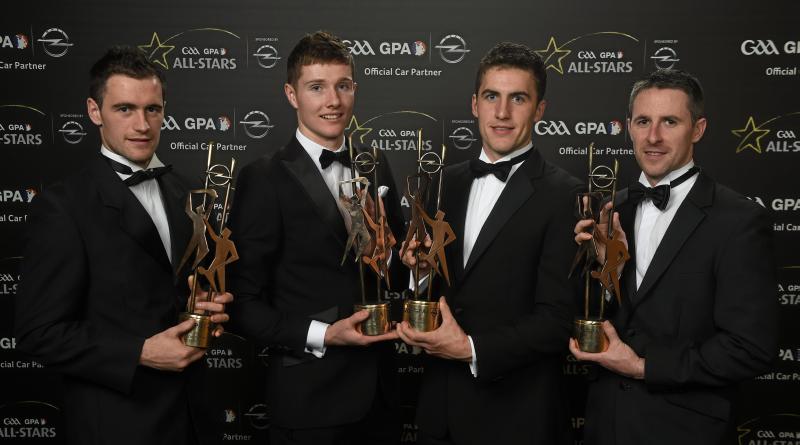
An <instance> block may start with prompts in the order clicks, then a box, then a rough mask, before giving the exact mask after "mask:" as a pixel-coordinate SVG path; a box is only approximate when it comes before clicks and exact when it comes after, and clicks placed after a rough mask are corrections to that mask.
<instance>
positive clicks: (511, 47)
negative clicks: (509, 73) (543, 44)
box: [475, 42, 547, 103]
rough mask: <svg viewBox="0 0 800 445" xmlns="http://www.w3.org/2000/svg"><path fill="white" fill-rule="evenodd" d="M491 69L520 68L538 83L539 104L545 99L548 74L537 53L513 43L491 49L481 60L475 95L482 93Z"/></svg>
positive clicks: (500, 44) (505, 43) (503, 43)
mask: <svg viewBox="0 0 800 445" xmlns="http://www.w3.org/2000/svg"><path fill="white" fill-rule="evenodd" d="M491 68H518V69H521V70H523V71H527V72H529V73H531V75H532V76H533V80H534V81H535V82H536V95H537V96H539V97H537V98H536V102H537V103H538V102H539V101H541V100H542V99H544V92H545V90H546V89H547V72H546V71H545V67H544V62H542V58H541V57H539V55H538V54H536V52H534V51H533V50H532V49H530V48H528V47H527V46H525V45H522V44H519V43H513V42H501V43H498V44H497V45H495V46H494V48H492V49H490V50H489V52H488V53H486V55H485V56H483V58H482V59H481V63H480V65H479V66H478V74H477V76H475V94H478V93H480V91H478V90H480V88H481V82H482V81H483V76H484V74H486V72H487V71H489V70H490V69H491Z"/></svg>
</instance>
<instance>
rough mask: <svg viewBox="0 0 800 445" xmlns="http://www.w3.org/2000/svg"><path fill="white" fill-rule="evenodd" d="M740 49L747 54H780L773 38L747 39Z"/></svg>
mask: <svg viewBox="0 0 800 445" xmlns="http://www.w3.org/2000/svg"><path fill="white" fill-rule="evenodd" d="M739 49H740V50H741V51H742V54H744V55H745V56H752V55H756V56H776V55H778V54H780V52H779V51H778V47H777V46H775V42H773V41H772V40H745V41H744V42H742V45H741V47H740V48H739Z"/></svg>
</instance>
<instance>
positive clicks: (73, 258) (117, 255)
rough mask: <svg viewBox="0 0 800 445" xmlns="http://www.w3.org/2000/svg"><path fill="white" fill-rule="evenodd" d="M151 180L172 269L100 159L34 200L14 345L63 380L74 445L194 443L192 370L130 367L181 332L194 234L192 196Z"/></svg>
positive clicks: (167, 179) (145, 220)
mask: <svg viewBox="0 0 800 445" xmlns="http://www.w3.org/2000/svg"><path fill="white" fill-rule="evenodd" d="M158 181H159V186H160V189H161V194H162V198H163V201H164V206H165V210H166V215H167V217H168V221H169V230H170V237H171V243H172V246H171V248H172V252H171V255H172V259H173V263H172V264H171V263H170V260H169V258H168V257H167V254H166V252H165V250H164V245H163V243H162V242H161V238H160V237H159V235H158V231H157V230H156V227H155V225H154V224H153V221H152V219H151V217H150V216H149V215H148V214H147V212H146V211H145V209H144V207H142V205H141V204H140V203H139V201H138V200H137V198H136V196H135V195H134V194H133V193H132V192H131V191H130V190H129V189H128V187H127V186H126V185H125V184H124V183H123V182H122V181H121V180H120V178H119V176H118V175H117V173H115V172H114V170H112V168H111V167H110V166H109V164H108V163H107V162H106V161H104V160H103V158H102V157H101V155H98V156H97V157H95V158H93V159H92V160H91V162H90V163H89V165H88V167H87V168H86V169H85V170H84V171H82V172H81V173H80V174H78V175H75V176H72V177H69V178H67V179H66V180H64V181H63V182H62V183H60V184H57V185H54V186H52V187H50V188H48V189H47V190H46V191H44V192H43V193H41V194H40V195H38V196H37V197H36V198H35V199H34V201H33V204H32V210H31V220H30V227H29V231H28V234H27V244H26V248H25V257H24V260H23V263H22V275H23V277H24V278H23V280H22V284H21V286H20V290H19V293H18V295H17V298H16V305H15V306H16V315H15V335H16V337H17V348H18V349H20V350H21V351H23V352H25V353H28V354H30V355H31V356H33V357H34V358H35V359H36V360H39V361H41V362H43V363H44V364H45V365H46V366H47V367H49V368H52V369H54V370H56V371H59V372H60V373H62V374H63V376H64V380H63V397H64V402H63V411H62V412H63V416H64V417H63V418H64V422H65V423H64V426H65V427H66V432H67V434H66V435H67V439H68V441H69V442H70V443H80V444H107V443H112V442H113V443H119V444H143V443H176V444H182V443H187V442H188V441H189V440H190V439H189V438H190V437H191V436H193V435H194V434H193V431H192V430H193V426H192V422H191V420H190V419H191V417H192V416H194V415H190V413H189V409H190V407H195V406H196V405H194V403H193V401H190V400H189V396H188V395H187V391H186V386H187V384H188V383H189V381H190V380H191V379H192V377H193V376H195V375H196V374H197V372H199V371H200V368H199V367H197V366H192V367H190V368H189V369H187V370H185V371H184V372H183V373H176V372H162V371H157V370H154V369H151V368H147V367H143V366H139V365H138V362H139V356H140V353H141V350H142V345H143V344H144V341H145V339H146V338H148V337H150V336H152V335H154V334H156V333H159V332H161V331H163V330H165V329H167V328H170V327H172V326H174V325H176V324H177V323H178V313H179V311H181V310H183V305H184V302H185V299H186V295H187V292H188V290H187V289H186V288H187V285H186V278H185V276H182V277H177V276H176V273H175V268H174V267H173V264H176V263H177V261H179V260H180V258H181V256H182V255H183V249H184V248H185V246H186V245H187V242H188V240H189V236H190V231H191V225H190V220H189V218H188V217H187V215H186V214H185V213H184V211H183V209H184V202H185V198H186V191H187V190H188V188H187V187H185V185H184V184H183V182H182V181H181V180H179V179H178V178H177V176H176V175H175V174H173V173H167V174H166V175H164V176H162V177H161V178H159V179H158ZM195 365H196V364H195ZM198 415H199V414H198ZM193 440H194V439H192V441H193Z"/></svg>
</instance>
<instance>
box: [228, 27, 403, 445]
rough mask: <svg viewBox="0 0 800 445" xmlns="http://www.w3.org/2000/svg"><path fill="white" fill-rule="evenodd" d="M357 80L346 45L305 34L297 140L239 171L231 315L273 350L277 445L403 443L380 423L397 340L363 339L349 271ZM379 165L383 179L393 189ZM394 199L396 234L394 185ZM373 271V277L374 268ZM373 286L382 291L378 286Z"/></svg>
mask: <svg viewBox="0 0 800 445" xmlns="http://www.w3.org/2000/svg"><path fill="white" fill-rule="evenodd" d="M353 73H354V71H353V58H352V55H351V54H350V52H349V50H348V49H347V47H346V46H344V44H343V43H342V42H341V40H339V39H338V38H337V37H335V36H333V35H331V34H328V33H326V32H322V31H319V32H315V33H313V34H309V35H306V36H304V37H303V38H302V39H301V40H300V42H299V43H298V44H297V45H296V46H295V48H294V49H293V50H292V52H291V54H290V55H289V58H288V60H287V83H286V84H285V86H284V91H285V93H286V97H287V99H288V100H289V103H290V104H291V105H292V107H294V108H295V110H296V112H297V127H298V128H297V131H296V133H295V136H294V137H293V138H292V139H291V140H290V141H289V143H288V144H287V145H286V146H284V147H282V148H281V149H279V150H278V151H277V152H276V153H275V154H274V155H271V156H264V157H262V158H260V159H258V160H256V161H255V162H253V163H251V164H250V165H248V166H246V167H245V168H244V169H242V171H241V173H240V174H239V178H238V181H237V185H236V196H235V199H234V205H233V210H232V212H231V218H230V227H231V229H232V231H233V238H234V240H235V242H236V246H237V249H238V251H239V261H238V262H237V263H235V264H234V267H232V269H231V289H234V292H235V293H236V295H237V301H236V303H235V304H234V305H233V306H232V307H231V308H230V312H231V316H232V318H233V319H234V320H235V322H236V324H235V328H234V329H235V330H237V332H240V333H241V334H243V335H245V336H247V337H249V338H251V339H253V340H255V341H256V342H258V343H261V344H265V345H269V346H270V349H269V351H270V357H269V369H268V371H267V374H268V376H267V401H268V403H269V404H270V407H271V412H272V418H271V420H272V424H271V426H270V440H271V443H272V444H273V445H278V444H333V443H336V444H339V443H370V444H372V443H390V442H394V441H395V440H396V436H395V434H393V433H392V432H391V431H390V430H389V429H388V426H387V423H386V422H387V421H389V422H390V421H391V419H388V418H387V416H385V415H383V414H384V413H385V409H383V408H386V405H387V400H386V394H387V389H389V387H391V386H392V385H391V384H390V383H389V382H388V381H387V378H388V376H387V375H384V374H381V373H380V372H379V371H380V369H381V368H382V367H381V366H379V361H380V359H381V357H384V356H385V354H383V353H386V352H392V351H391V344H390V343H384V344H380V345H375V344H373V343H377V342H381V341H385V340H391V339H395V338H397V336H396V333H395V332H394V331H392V332H389V333H387V334H383V335H379V336H374V337H368V336H365V335H362V334H361V333H360V331H359V330H358V329H357V327H358V325H359V323H360V322H361V321H363V320H365V319H366V317H367V315H368V314H367V312H366V311H359V312H356V313H353V304H354V303H357V302H359V301H361V286H360V284H359V271H358V265H357V263H356V262H355V261H354V260H355V258H354V256H353V255H352V253H348V254H347V258H346V262H345V263H344V264H341V261H342V254H343V252H344V250H345V246H346V242H347V239H348V229H350V225H351V222H352V221H351V216H350V214H349V213H348V212H347V210H346V208H345V206H344V205H343V204H344V203H342V202H340V201H339V199H338V196H339V181H343V180H349V179H351V174H352V172H351V170H350V168H349V157H348V151H347V147H346V144H345V137H344V131H345V129H346V128H347V127H348V125H349V123H350V122H351V118H352V114H353V103H354V99H355V90H356V83H355V82H354V80H353ZM358 139H359V138H358V137H357V136H356V137H354V138H353V142H354V144H356V143H358ZM379 161H380V165H379V166H378V168H379V171H380V173H379V178H384V180H385V181H391V179H390V178H392V174H391V171H390V170H389V168H388V165H387V164H386V161H385V159H384V158H383V157H382V156H380V157H379ZM374 186H375V185H373V187H374ZM346 188H347V189H349V188H350V187H349V186H348V187H346ZM348 193H349V190H348ZM385 199H386V209H387V213H388V216H389V221H390V227H391V229H392V231H393V232H394V233H395V234H398V233H400V231H401V230H402V227H403V225H402V215H401V213H400V212H401V211H400V205H399V199H398V197H397V193H396V192H395V191H394V188H390V189H389V192H388V194H387V196H386V198H385ZM367 206H368V207H372V206H371V204H369V203H368V204H367ZM359 260H360V259H359ZM396 263H397V265H399V263H400V262H399V261H396ZM396 269H404V268H402V267H399V268H398V267H396ZM365 275H367V276H368V279H371V278H372V277H370V276H369V275H370V273H369V269H368V268H366V272H365ZM392 281H394V282H395V283H399V282H401V281H402V280H401V279H395V280H392ZM370 283H372V284H370ZM366 287H367V289H368V290H373V289H374V288H375V286H374V282H372V281H371V280H370V281H368V282H367V286H366ZM370 298H371V299H373V301H374V299H375V298H377V296H376V295H372V296H370ZM386 347H389V348H388V349H389V351H385V350H384V349H385V348H386ZM389 358H390V356H389ZM391 372H396V371H395V370H391Z"/></svg>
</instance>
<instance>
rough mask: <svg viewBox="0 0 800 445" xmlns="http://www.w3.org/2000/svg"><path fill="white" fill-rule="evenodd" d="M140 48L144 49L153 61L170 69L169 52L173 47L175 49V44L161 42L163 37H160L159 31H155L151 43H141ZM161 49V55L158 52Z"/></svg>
mask: <svg viewBox="0 0 800 445" xmlns="http://www.w3.org/2000/svg"><path fill="white" fill-rule="evenodd" d="M139 49H140V50H142V51H144V52H145V54H147V58H148V59H150V60H152V61H153V63H157V64H159V65H161V66H163V67H164V69H169V63H167V54H169V53H170V51H172V50H173V49H175V46H174V45H163V44H162V43H161V39H159V38H158V33H155V32H154V33H153V38H152V39H150V44H149V45H139ZM159 51H162V52H161V57H159V56H158V55H157V54H158V52H159Z"/></svg>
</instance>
